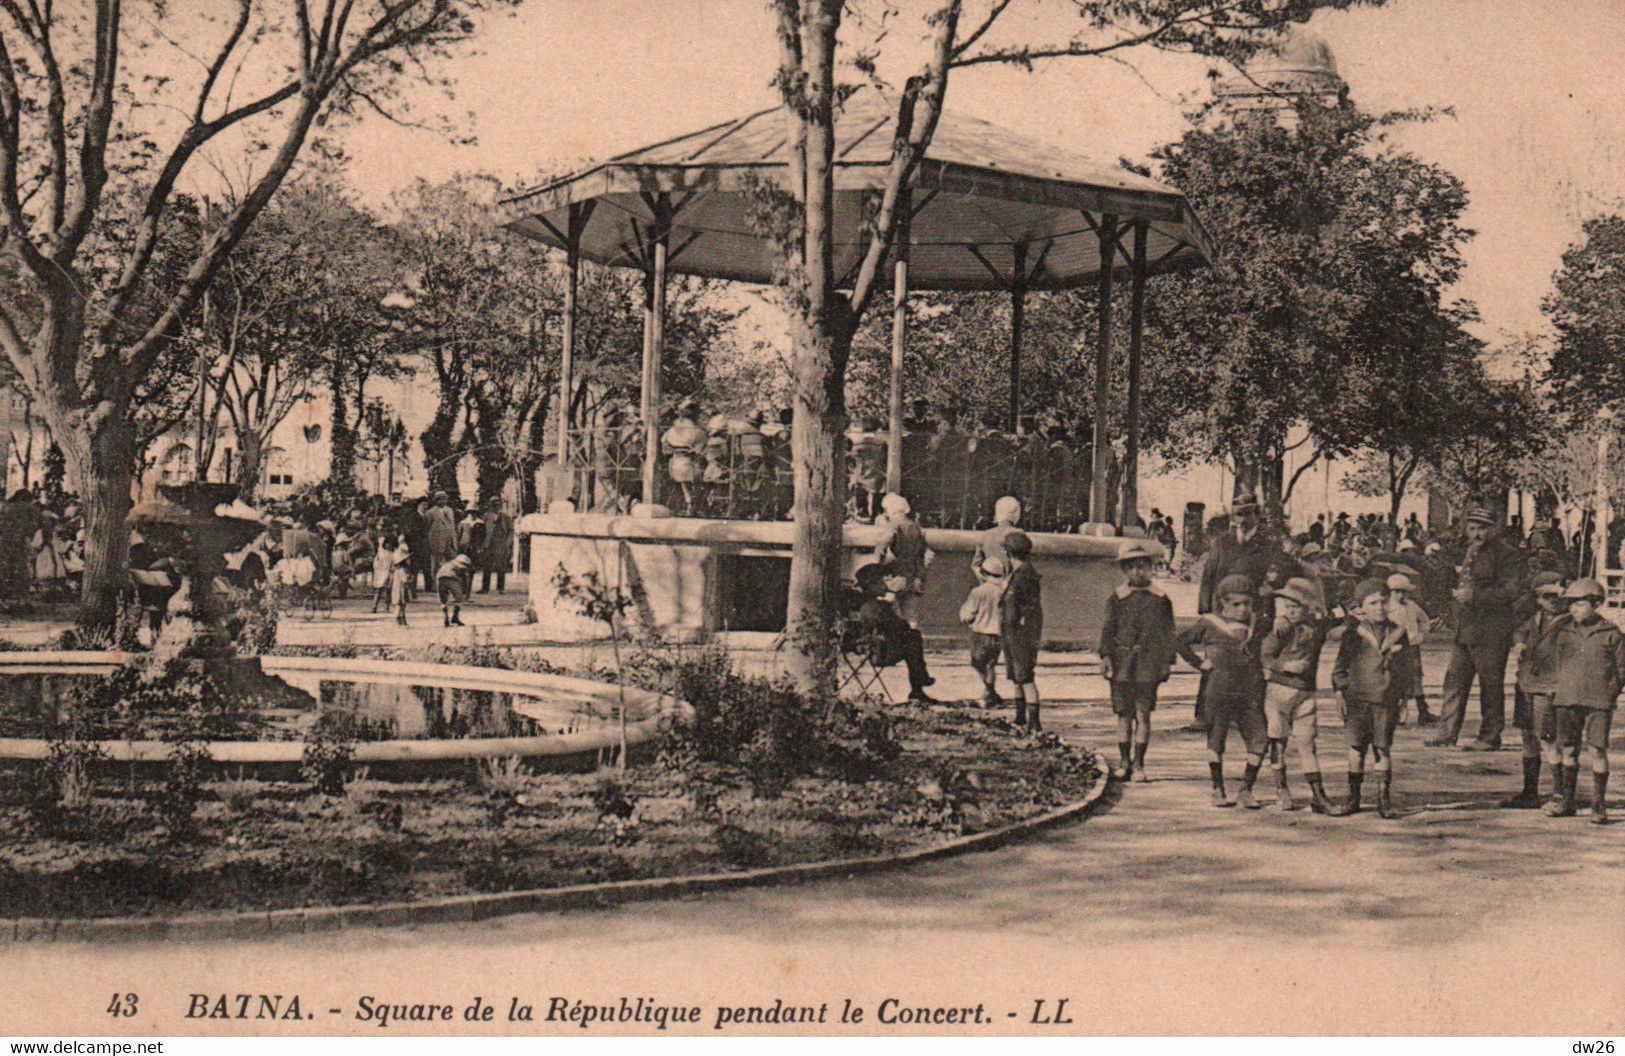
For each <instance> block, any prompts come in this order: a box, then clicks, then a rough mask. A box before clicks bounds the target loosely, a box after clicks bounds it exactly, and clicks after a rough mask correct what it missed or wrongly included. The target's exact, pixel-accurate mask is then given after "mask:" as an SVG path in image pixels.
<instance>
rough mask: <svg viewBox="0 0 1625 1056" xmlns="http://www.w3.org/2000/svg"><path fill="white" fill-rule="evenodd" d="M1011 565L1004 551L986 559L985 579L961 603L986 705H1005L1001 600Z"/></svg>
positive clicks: (972, 664) (963, 622) (961, 616)
mask: <svg viewBox="0 0 1625 1056" xmlns="http://www.w3.org/2000/svg"><path fill="white" fill-rule="evenodd" d="M1009 572H1010V566H1009V563H1008V562H1007V561H1005V559H1004V555H1002V554H996V555H994V556H992V557H989V558H988V559H987V560H985V561H983V562H982V567H981V573H982V581H981V582H980V583H978V584H977V585H976V586H974V587H972V588H971V592H970V593H969V594H968V595H966V597H965V604H963V605H961V606H960V607H959V622H960V623H962V624H964V625H965V626H966V627H969V628H970V666H971V667H973V668H975V669H976V673H977V674H979V675H981V676H982V707H984V708H997V707H1002V706H1003V705H1004V701H1002V700H1000V699H999V693H998V690H997V689H996V688H995V683H996V682H997V680H998V669H999V650H1000V648H1001V646H1002V645H1003V642H1002V641H1001V640H1000V638H999V602H1000V601H1001V600H1002V599H1003V598H1004V586H1005V576H1006V575H1008V574H1009Z"/></svg>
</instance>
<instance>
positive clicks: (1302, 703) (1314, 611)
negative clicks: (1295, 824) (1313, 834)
mask: <svg viewBox="0 0 1625 1056" xmlns="http://www.w3.org/2000/svg"><path fill="white" fill-rule="evenodd" d="M1326 629H1327V627H1326V612H1325V608H1324V606H1323V605H1322V604H1321V600H1320V593H1319V591H1317V590H1316V589H1315V585H1314V584H1313V583H1312V582H1310V581H1309V580H1307V579H1300V578H1296V577H1294V578H1292V579H1289V580H1287V581H1286V585H1285V586H1283V587H1281V589H1279V590H1277V591H1276V592H1275V624H1274V626H1273V627H1271V628H1270V633H1269V634H1268V636H1266V637H1265V639H1264V644H1263V646H1262V647H1261V649H1260V656H1261V658H1262V660H1263V664H1264V677H1265V685H1264V722H1265V732H1266V733H1267V734H1268V735H1269V760H1270V768H1271V769H1272V770H1274V771H1275V789H1276V792H1275V805H1276V806H1277V807H1279V808H1280V809H1281V810H1296V809H1297V804H1295V803H1294V802H1293V801H1292V790H1291V787H1290V786H1289V785H1288V784H1287V778H1286V749H1287V741H1288V740H1289V739H1290V740H1293V741H1296V742H1297V745H1298V755H1299V757H1300V758H1301V759H1302V760H1303V778H1304V780H1305V781H1306V782H1308V784H1309V796H1310V799H1309V806H1310V808H1311V809H1312V810H1314V812H1315V813H1316V814H1326V813H1329V812H1330V811H1331V809H1332V803H1331V800H1329V799H1327V798H1326V786H1325V785H1324V784H1323V783H1322V782H1321V778H1320V756H1319V754H1318V753H1317V751H1316V743H1315V742H1316V738H1317V736H1318V733H1319V719H1318V709H1317V705H1316V702H1315V679H1316V675H1317V671H1318V669H1319V667H1320V651H1321V649H1322V647H1324V646H1325V644H1326Z"/></svg>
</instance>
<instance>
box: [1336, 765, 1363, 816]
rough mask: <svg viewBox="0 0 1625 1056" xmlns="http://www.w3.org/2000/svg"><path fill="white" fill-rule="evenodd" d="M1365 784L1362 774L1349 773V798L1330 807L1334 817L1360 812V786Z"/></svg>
mask: <svg viewBox="0 0 1625 1056" xmlns="http://www.w3.org/2000/svg"><path fill="white" fill-rule="evenodd" d="M1363 784H1365V775H1364V774H1350V775H1349V798H1348V799H1345V800H1344V801H1343V802H1341V803H1339V804H1338V805H1337V806H1335V807H1333V808H1332V809H1331V815H1332V817H1334V818H1346V817H1348V816H1349V815H1350V814H1358V813H1360V786H1361V785H1363Z"/></svg>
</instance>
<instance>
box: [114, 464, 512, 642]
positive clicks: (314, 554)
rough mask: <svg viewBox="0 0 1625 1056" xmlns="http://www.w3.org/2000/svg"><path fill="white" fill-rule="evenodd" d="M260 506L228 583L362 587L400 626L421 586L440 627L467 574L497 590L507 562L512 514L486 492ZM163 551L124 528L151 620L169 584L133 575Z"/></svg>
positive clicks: (158, 564)
mask: <svg viewBox="0 0 1625 1056" xmlns="http://www.w3.org/2000/svg"><path fill="white" fill-rule="evenodd" d="M265 513H266V518H267V526H266V530H265V531H264V532H263V533H261V535H260V536H259V537H258V538H257V539H255V540H254V541H253V542H252V543H250V544H249V545H248V546H247V547H246V548H244V549H243V550H241V551H238V552H237V553H234V554H230V555H227V567H228V570H229V574H230V577H231V579H232V580H234V582H235V585H237V586H240V587H245V588H253V587H257V586H261V585H267V584H268V585H270V586H272V587H273V588H283V589H286V590H290V591H295V592H298V591H319V592H321V593H322V594H323V595H324V596H331V597H337V598H340V599H343V598H345V597H347V596H348V595H349V594H350V592H352V591H356V592H366V591H370V592H371V593H372V595H373V611H374V612H379V611H381V610H383V609H386V608H387V609H388V610H389V611H392V612H394V613H395V618H396V622H397V623H399V624H402V625H406V624H407V622H408V621H407V611H408V605H409V604H410V603H411V602H413V601H415V600H416V599H417V597H418V595H419V594H420V593H423V594H429V595H433V596H434V597H436V598H437V600H438V602H439V604H440V608H441V615H442V619H443V623H444V626H447V627H451V626H460V625H461V624H462V606H463V605H464V604H465V603H466V602H467V601H468V599H469V596H470V595H471V594H472V593H474V590H475V584H476V578H478V581H479V584H478V586H479V592H480V593H489V592H490V591H491V590H492V589H493V588H494V589H495V590H496V592H497V593H498V594H500V593H502V592H503V591H504V590H505V588H506V586H507V576H508V573H509V572H510V571H511V570H512V568H513V543H514V527H513V518H512V516H511V515H510V514H509V513H508V512H507V511H506V510H505V509H504V508H503V506H502V504H501V502H500V501H497V500H495V499H491V500H488V501H486V502H484V503H477V502H472V501H471V502H469V503H467V504H466V505H465V506H464V507H463V509H462V510H461V511H458V510H456V509H455V508H454V507H453V505H452V503H451V500H450V497H449V496H448V494H447V493H446V492H444V491H437V492H435V493H434V494H432V495H431V496H428V497H426V498H423V499H418V500H396V501H394V502H390V501H389V500H387V499H385V498H384V497H383V496H380V495H365V494H363V495H361V496H359V497H358V498H357V499H355V500H354V501H353V502H352V503H349V504H347V505H346V506H344V507H343V508H342V509H332V508H330V507H329V506H326V505H323V504H322V503H321V502H319V501H318V500H316V499H314V498H302V499H297V500H294V501H291V502H286V503H275V504H272V505H271V506H270V507H269V508H268V509H267V510H266V511H265ZM172 559H173V555H166V554H161V553H157V552H155V551H154V550H153V549H152V547H151V546H149V545H148V544H147V542H146V540H144V539H142V538H141V536H140V533H139V532H136V533H132V537H131V548H130V570H131V573H132V580H133V583H134V588H135V590H136V592H137V594H138V596H139V599H140V602H141V605H142V608H143V609H144V610H146V611H148V612H149V613H151V614H153V618H154V619H155V620H157V619H160V618H161V614H162V611H163V608H164V606H165V604H166V602H167V597H168V594H169V593H172V592H173V590H174V589H175V584H174V583H173V582H172V581H171V580H169V579H167V578H165V577H162V576H159V577H152V576H150V575H142V574H141V573H150V572H154V571H158V572H162V571H164V570H165V569H167V568H168V566H169V565H170V564H171V563H172Z"/></svg>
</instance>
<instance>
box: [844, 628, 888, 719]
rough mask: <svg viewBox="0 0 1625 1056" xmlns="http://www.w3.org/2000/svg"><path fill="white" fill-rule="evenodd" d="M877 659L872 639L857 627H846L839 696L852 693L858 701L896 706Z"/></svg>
mask: <svg viewBox="0 0 1625 1056" xmlns="http://www.w3.org/2000/svg"><path fill="white" fill-rule="evenodd" d="M874 658H875V649H874V643H873V642H872V641H871V640H870V636H867V635H863V634H860V633H859V632H858V629H857V627H855V626H852V625H848V626H847V627H844V628H843V629H842V630H841V681H840V685H838V686H837V687H836V692H837V693H845V692H847V691H848V690H849V689H850V690H853V691H854V692H855V694H856V695H857V696H858V697H875V698H878V699H879V700H881V701H883V702H884V703H886V704H895V703H897V701H895V700H893V699H892V695H891V691H890V690H888V689H887V688H886V683H885V681H884V680H883V679H881V677H880V673H881V670H882V668H881V666H880V665H879V664H877V663H875V659H874Z"/></svg>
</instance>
